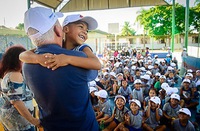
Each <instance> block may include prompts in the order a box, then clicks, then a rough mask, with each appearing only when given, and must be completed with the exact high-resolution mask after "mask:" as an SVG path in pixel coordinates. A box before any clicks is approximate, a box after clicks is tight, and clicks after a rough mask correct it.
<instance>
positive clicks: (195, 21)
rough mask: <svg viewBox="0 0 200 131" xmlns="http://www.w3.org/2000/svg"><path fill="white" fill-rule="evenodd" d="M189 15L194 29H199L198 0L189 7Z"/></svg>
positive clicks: (199, 7) (199, 4)
mask: <svg viewBox="0 0 200 131" xmlns="http://www.w3.org/2000/svg"><path fill="white" fill-rule="evenodd" d="M191 15H192V16H193V20H192V26H194V29H197V30H198V31H199V30H200V0H199V3H198V4H197V5H196V6H195V7H192V8H191Z"/></svg>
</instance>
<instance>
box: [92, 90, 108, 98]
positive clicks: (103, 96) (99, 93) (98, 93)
mask: <svg viewBox="0 0 200 131" xmlns="http://www.w3.org/2000/svg"><path fill="white" fill-rule="evenodd" d="M94 95H95V96H99V97H101V98H107V97H108V93H107V91H106V90H99V91H97V92H95V93H94Z"/></svg>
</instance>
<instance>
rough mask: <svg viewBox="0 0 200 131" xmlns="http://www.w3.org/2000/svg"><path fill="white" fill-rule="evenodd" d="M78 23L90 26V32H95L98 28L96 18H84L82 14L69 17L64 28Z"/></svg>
mask: <svg viewBox="0 0 200 131" xmlns="http://www.w3.org/2000/svg"><path fill="white" fill-rule="evenodd" d="M76 21H83V22H86V23H87V24H88V30H95V29H96V28H97V26H98V23H97V21H96V20H95V19H94V18H92V17H90V16H82V15H80V14H74V15H68V16H67V17H66V18H65V19H64V21H63V24H62V26H63V27H64V26H66V25H68V24H69V23H73V22H76Z"/></svg>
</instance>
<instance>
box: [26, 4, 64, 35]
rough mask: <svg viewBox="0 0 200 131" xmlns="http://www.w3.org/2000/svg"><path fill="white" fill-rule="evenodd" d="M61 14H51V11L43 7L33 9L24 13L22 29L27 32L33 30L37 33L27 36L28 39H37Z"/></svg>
mask: <svg viewBox="0 0 200 131" xmlns="http://www.w3.org/2000/svg"><path fill="white" fill-rule="evenodd" d="M62 16H63V14H62V13H60V12H56V13H55V12H52V9H49V8H44V7H34V8H30V9H28V10H27V11H26V13H25V15H24V29H25V32H26V33H27V32H28V29H29V28H30V27H31V28H34V29H36V30H37V31H38V32H37V33H36V34H32V35H29V37H30V38H33V39H35V38H38V37H40V36H42V35H43V34H45V33H46V32H47V31H49V30H50V29H51V27H53V25H54V24H55V23H56V21H57V20H58V18H59V17H62Z"/></svg>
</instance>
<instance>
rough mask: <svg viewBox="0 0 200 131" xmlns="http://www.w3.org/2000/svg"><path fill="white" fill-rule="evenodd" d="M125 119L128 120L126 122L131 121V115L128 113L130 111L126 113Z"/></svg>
mask: <svg viewBox="0 0 200 131" xmlns="http://www.w3.org/2000/svg"><path fill="white" fill-rule="evenodd" d="M125 121H126V122H129V121H130V116H129V115H128V113H127V114H125Z"/></svg>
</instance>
